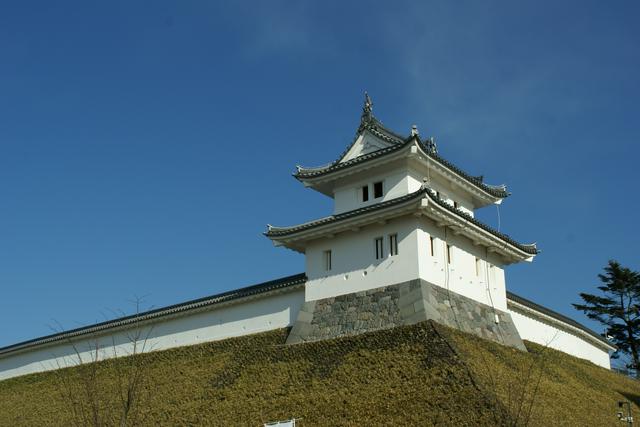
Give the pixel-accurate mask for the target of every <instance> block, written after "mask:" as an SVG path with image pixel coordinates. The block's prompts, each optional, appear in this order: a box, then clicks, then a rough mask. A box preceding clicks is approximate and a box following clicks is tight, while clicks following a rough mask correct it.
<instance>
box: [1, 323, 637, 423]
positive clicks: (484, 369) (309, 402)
mask: <svg viewBox="0 0 640 427" xmlns="http://www.w3.org/2000/svg"><path fill="white" fill-rule="evenodd" d="M285 338H286V331H284V330H280V331H274V332H269V333H263V334H258V335H252V336H247V337H240V338H232V339H228V340H224V341H219V342H214V343H206V344H201V345H196V346H190V347H182V348H178V349H173V350H167V351H162V352H155V353H150V354H146V355H143V356H139V359H137V362H138V363H141V364H142V365H143V366H144V369H143V372H144V375H143V378H142V383H141V387H140V390H141V391H142V392H141V401H140V404H139V406H138V407H137V408H134V411H133V413H134V415H136V417H137V421H138V423H139V424H142V425H234V426H235V425H248V426H249V425H251V426H259V425H261V423H263V422H266V421H275V420H283V419H288V418H292V417H296V418H302V420H301V421H300V426H305V425H308V426H311V425H524V424H525V422H527V421H529V425H539V426H549V425H576V426H585V425H589V426H596V425H603V426H605V425H615V424H618V423H619V421H617V420H616V419H615V412H616V402H617V401H618V400H626V399H629V400H632V401H634V402H639V399H640V382H637V381H633V380H631V379H628V378H625V377H622V376H620V375H618V374H615V373H612V372H610V371H607V370H605V369H602V368H599V367H596V366H595V365H593V364H591V363H589V362H585V361H582V360H579V359H575V358H573V357H570V356H567V355H565V354H562V353H559V352H556V351H553V350H548V349H543V348H542V347H540V346H537V345H534V344H528V347H529V349H530V352H529V353H522V352H519V351H517V350H514V349H511V348H507V347H502V346H500V345H497V344H494V343H491V342H488V341H485V340H481V339H478V338H476V337H473V336H469V335H467V334H463V333H461V332H458V331H453V330H451V329H448V328H445V327H442V326H438V325H433V324H431V323H429V322H427V323H423V324H420V325H414V326H408V327H400V328H396V329H393V330H386V331H379V332H373V333H368V334H364V335H359V336H355V337H349V338H341V339H336V340H329V341H324V342H317V343H309V344H300V345H295V346H285V345H283V344H284V341H285ZM127 363H128V361H127V359H126V358H124V359H118V360H116V361H109V362H103V363H100V364H99V365H98V369H97V370H96V371H95V372H96V379H95V381H93V383H94V384H95V385H96V387H95V388H96V390H97V391H96V393H97V395H96V397H95V398H94V399H93V402H97V403H99V405H100V408H99V411H100V414H101V418H102V419H108V418H109V416H108V415H107V414H116V413H118V399H117V395H118V394H117V390H118V381H117V378H122V377H123V374H122V373H123V372H125V374H124V376H125V377H126V375H127V374H126V369H127V366H128V365H127ZM83 369H84V371H83ZM83 372H84V373H83ZM87 372H92V371H90V370H87V369H86V367H81V368H69V369H65V370H62V371H58V372H46V373H40V374H33V375H28V376H24V377H19V378H13V379H9V380H5V381H2V382H0V426H38V425H55V426H58V425H72V424H74V421H77V419H78V416H76V417H75V418H74V416H73V412H72V405H71V404H70V401H71V398H68V397H63V395H64V394H65V393H66V392H68V391H73V393H72V395H73V396H75V397H74V399H77V400H78V402H79V403H78V404H77V405H76V406H75V408H76V409H78V408H80V407H81V405H82V404H86V403H88V402H87V401H88V399H87V398H85V397H83V396H85V395H86V390H85V389H83V388H82V386H81V384H83V381H82V379H83V378H84V379H86V375H87ZM83 376H84V377H83ZM84 383H85V384H86V382H84ZM65 384H66V385H65ZM84 409H85V410H88V409H89V408H88V407H87V406H84ZM633 409H634V411H636V413H640V412H638V411H639V410H640V407H638V406H634V408H633ZM111 421H112V422H113V423H116V420H115V419H114V420H111Z"/></svg>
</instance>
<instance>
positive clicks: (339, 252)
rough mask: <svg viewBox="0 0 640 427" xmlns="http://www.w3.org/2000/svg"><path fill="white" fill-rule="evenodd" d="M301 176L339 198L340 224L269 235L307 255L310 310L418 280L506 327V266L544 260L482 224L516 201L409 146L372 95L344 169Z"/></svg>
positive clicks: (300, 172)
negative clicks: (483, 214)
mask: <svg viewBox="0 0 640 427" xmlns="http://www.w3.org/2000/svg"><path fill="white" fill-rule="evenodd" d="M294 176H295V178H296V179H298V180H299V181H300V182H302V183H303V184H304V186H305V187H309V188H312V189H314V190H316V191H318V192H320V193H322V194H324V195H326V196H329V197H331V198H333V199H334V211H333V214H332V215H329V216H326V217H323V218H320V219H317V220H313V221H309V222H306V223H303V224H299V225H295V226H290V227H274V226H269V229H268V231H267V232H266V233H265V234H266V236H267V237H268V238H270V239H271V240H272V241H273V242H274V244H275V245H276V246H285V247H287V248H289V249H292V250H295V251H298V252H301V253H304V254H305V257H306V274H307V279H308V281H307V284H306V287H305V300H306V301H307V302H312V301H319V300H325V299H327V298H335V297H338V296H341V295H349V294H354V293H361V292H363V291H369V290H374V289H379V288H382V287H388V286H393V285H397V284H402V283H409V282H411V281H418V282H415V283H422V284H423V287H424V285H425V283H426V284H429V285H430V287H431V289H433V290H429V289H425V290H424V291H423V293H424V292H426V293H428V294H433V293H434V292H435V293H436V294H442V291H445V292H446V294H447V295H449V296H445V297H444V298H446V301H447V304H448V305H451V304H453V303H452V298H451V297H450V295H454V296H456V297H459V296H461V297H462V299H461V300H464V301H474V302H476V303H478V304H480V305H479V307H489V308H490V311H493V312H494V316H493V317H494V318H495V320H496V322H498V321H499V315H502V313H505V312H506V310H507V298H506V288H505V279H504V270H503V269H504V267H505V266H506V265H509V264H512V263H516V262H522V261H531V260H533V258H534V257H535V255H536V254H537V253H538V251H537V249H536V246H535V244H531V245H525V244H521V243H518V242H516V241H514V240H512V239H511V238H509V237H508V236H507V235H505V234H503V233H500V232H499V231H497V230H494V229H492V228H491V227H489V226H488V225H486V224H483V223H482V222H480V221H478V220H476V219H475V218H474V211H475V210H476V209H478V208H481V207H483V206H487V205H491V204H500V203H501V202H502V200H503V199H504V198H506V197H507V196H508V195H509V193H508V192H507V190H506V187H505V186H504V185H501V186H492V185H488V184H486V183H484V181H483V178H482V177H475V176H471V175H469V174H467V173H465V172H464V171H462V170H461V169H460V168H458V167H456V166H455V165H453V164H452V163H450V162H449V161H447V160H445V159H444V158H443V157H441V156H440V155H439V154H438V150H437V148H436V144H435V142H434V140H433V138H431V139H425V140H423V139H422V138H421V137H420V135H419V133H418V129H417V128H416V127H415V126H414V127H413V128H412V129H411V132H410V134H409V135H408V136H406V137H405V136H401V135H399V134H397V133H395V132H393V131H392V130H390V129H387V128H386V127H385V126H384V125H383V124H382V123H381V122H380V121H379V120H377V119H376V118H375V117H374V115H373V104H372V103H371V100H370V98H369V97H368V96H366V94H365V103H364V107H363V111H362V116H361V119H360V126H359V127H358V130H357V132H356V136H355V139H354V140H353V142H352V143H351V145H349V147H347V149H346V150H345V151H344V152H343V153H342V154H341V155H340V157H339V158H338V159H337V160H336V161H334V162H332V163H330V164H328V165H326V166H321V167H316V168H306V167H300V166H299V167H297V171H296V173H295V174H294ZM424 298H426V299H427V300H429V298H431V300H432V302H433V301H435V299H434V298H432V297H430V296H429V295H423V299H424ZM467 308H468V307H467ZM458 309H460V307H459V308H458ZM474 309H475V308H474ZM506 316H508V314H506ZM427 317H429V316H427ZM431 317H433V316H431ZM445 323H446V322H445ZM463 329H464V328H463ZM516 334H517V332H516ZM518 340H519V339H518Z"/></svg>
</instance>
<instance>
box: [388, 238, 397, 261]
mask: <svg viewBox="0 0 640 427" xmlns="http://www.w3.org/2000/svg"><path fill="white" fill-rule="evenodd" d="M389 254H391V256H394V255H398V235H397V234H390V235H389Z"/></svg>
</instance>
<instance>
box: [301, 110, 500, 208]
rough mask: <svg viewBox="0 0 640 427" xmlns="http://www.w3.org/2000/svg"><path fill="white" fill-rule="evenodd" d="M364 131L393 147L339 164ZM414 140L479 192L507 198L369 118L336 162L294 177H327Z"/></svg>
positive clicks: (304, 171) (422, 143)
mask: <svg viewBox="0 0 640 427" xmlns="http://www.w3.org/2000/svg"><path fill="white" fill-rule="evenodd" d="M364 130H368V131H369V132H371V133H373V134H374V135H376V136H378V137H379V138H381V139H383V140H384V141H387V142H390V143H392V144H393V145H391V146H390V147H386V148H382V149H380V150H376V151H372V152H370V153H367V154H364V155H361V156H358V157H356V158H354V159H351V160H348V161H346V162H340V161H341V160H342V159H343V158H344V156H345V155H346V154H347V153H348V152H349V150H350V149H351V147H353V144H355V142H356V140H357V139H358V136H359V135H360V134H361V133H362V132H363V131H364ZM414 138H415V139H416V140H417V141H418V144H419V145H420V148H422V150H423V151H424V152H425V153H426V154H427V156H428V157H430V158H431V159H433V160H435V161H436V162H438V163H440V164H441V165H443V166H444V167H446V168H447V169H449V170H451V171H452V172H454V173H455V174H457V175H459V176H460V177H461V178H463V179H464V180H466V181H468V182H469V183H471V184H472V185H475V186H476V187H478V188H480V189H481V190H483V191H485V192H487V193H488V194H490V195H492V196H494V197H499V198H504V197H507V196H509V193H508V192H507V189H506V188H505V186H492V185H488V184H485V183H484V182H483V180H482V177H481V176H480V177H475V176H472V175H469V174H468V173H466V172H464V171H463V170H462V169H460V168H459V167H457V166H456V165H454V164H453V163H451V162H449V161H448V160H446V159H444V158H443V157H441V156H440V155H439V154H438V153H437V152H436V150H435V149H433V148H432V147H428V146H427V145H426V144H425V143H424V142H422V141H421V140H420V138H419V137H418V136H415V137H408V138H405V137H402V136H400V135H398V134H396V133H394V132H393V131H391V130H389V129H387V128H385V127H384V126H383V124H382V123H381V122H380V121H378V120H377V119H376V118H374V117H371V119H369V120H368V121H363V122H362V123H361V125H360V127H359V128H358V132H357V134H356V138H355V139H354V140H353V142H352V143H351V144H350V145H349V146H348V147H347V149H346V150H345V151H344V152H343V153H342V154H341V155H340V157H339V158H338V159H337V160H336V161H334V162H332V163H329V164H328V165H325V166H321V167H317V168H303V167H298V170H297V171H296V173H295V174H294V176H295V177H296V178H297V179H298V180H304V179H307V178H316V177H320V176H323V175H327V174H330V173H332V172H335V171H338V170H342V169H345V168H348V167H351V166H353V165H356V164H360V163H364V162H366V161H369V160H372V159H377V158H379V157H381V156H384V155H386V154H389V153H392V152H395V151H398V150H399V149H401V148H402V147H405V146H406V145H407V144H409V143H410V142H411V141H413V140H414Z"/></svg>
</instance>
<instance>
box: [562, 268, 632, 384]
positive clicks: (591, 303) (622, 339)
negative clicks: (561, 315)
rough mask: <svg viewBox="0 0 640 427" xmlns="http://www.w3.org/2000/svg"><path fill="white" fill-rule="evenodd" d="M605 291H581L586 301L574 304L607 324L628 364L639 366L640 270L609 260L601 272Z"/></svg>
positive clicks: (601, 287) (602, 286) (610, 334)
mask: <svg viewBox="0 0 640 427" xmlns="http://www.w3.org/2000/svg"><path fill="white" fill-rule="evenodd" d="M598 277H599V278H600V281H601V282H602V285H601V286H598V289H599V290H600V291H602V295H592V294H587V293H581V294H580V297H581V298H582V300H583V301H584V304H573V306H574V307H575V308H576V309H578V310H581V311H583V312H584V313H585V314H586V315H587V316H588V317H589V318H590V319H594V320H597V321H598V322H600V323H602V324H603V325H605V326H606V328H607V329H606V333H607V335H608V336H610V337H611V340H612V342H613V343H614V344H615V345H616V346H617V347H618V351H617V352H616V354H614V356H613V357H618V356H619V355H620V353H624V354H626V355H628V356H630V358H631V359H630V363H629V364H628V365H627V367H629V368H632V369H635V370H636V372H637V371H638V369H640V356H639V351H640V341H639V340H640V273H638V272H637V271H633V270H631V269H629V268H626V267H622V266H621V265H620V264H619V263H618V262H616V261H613V260H611V261H609V264H608V265H607V266H606V267H605V268H604V274H598Z"/></svg>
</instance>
